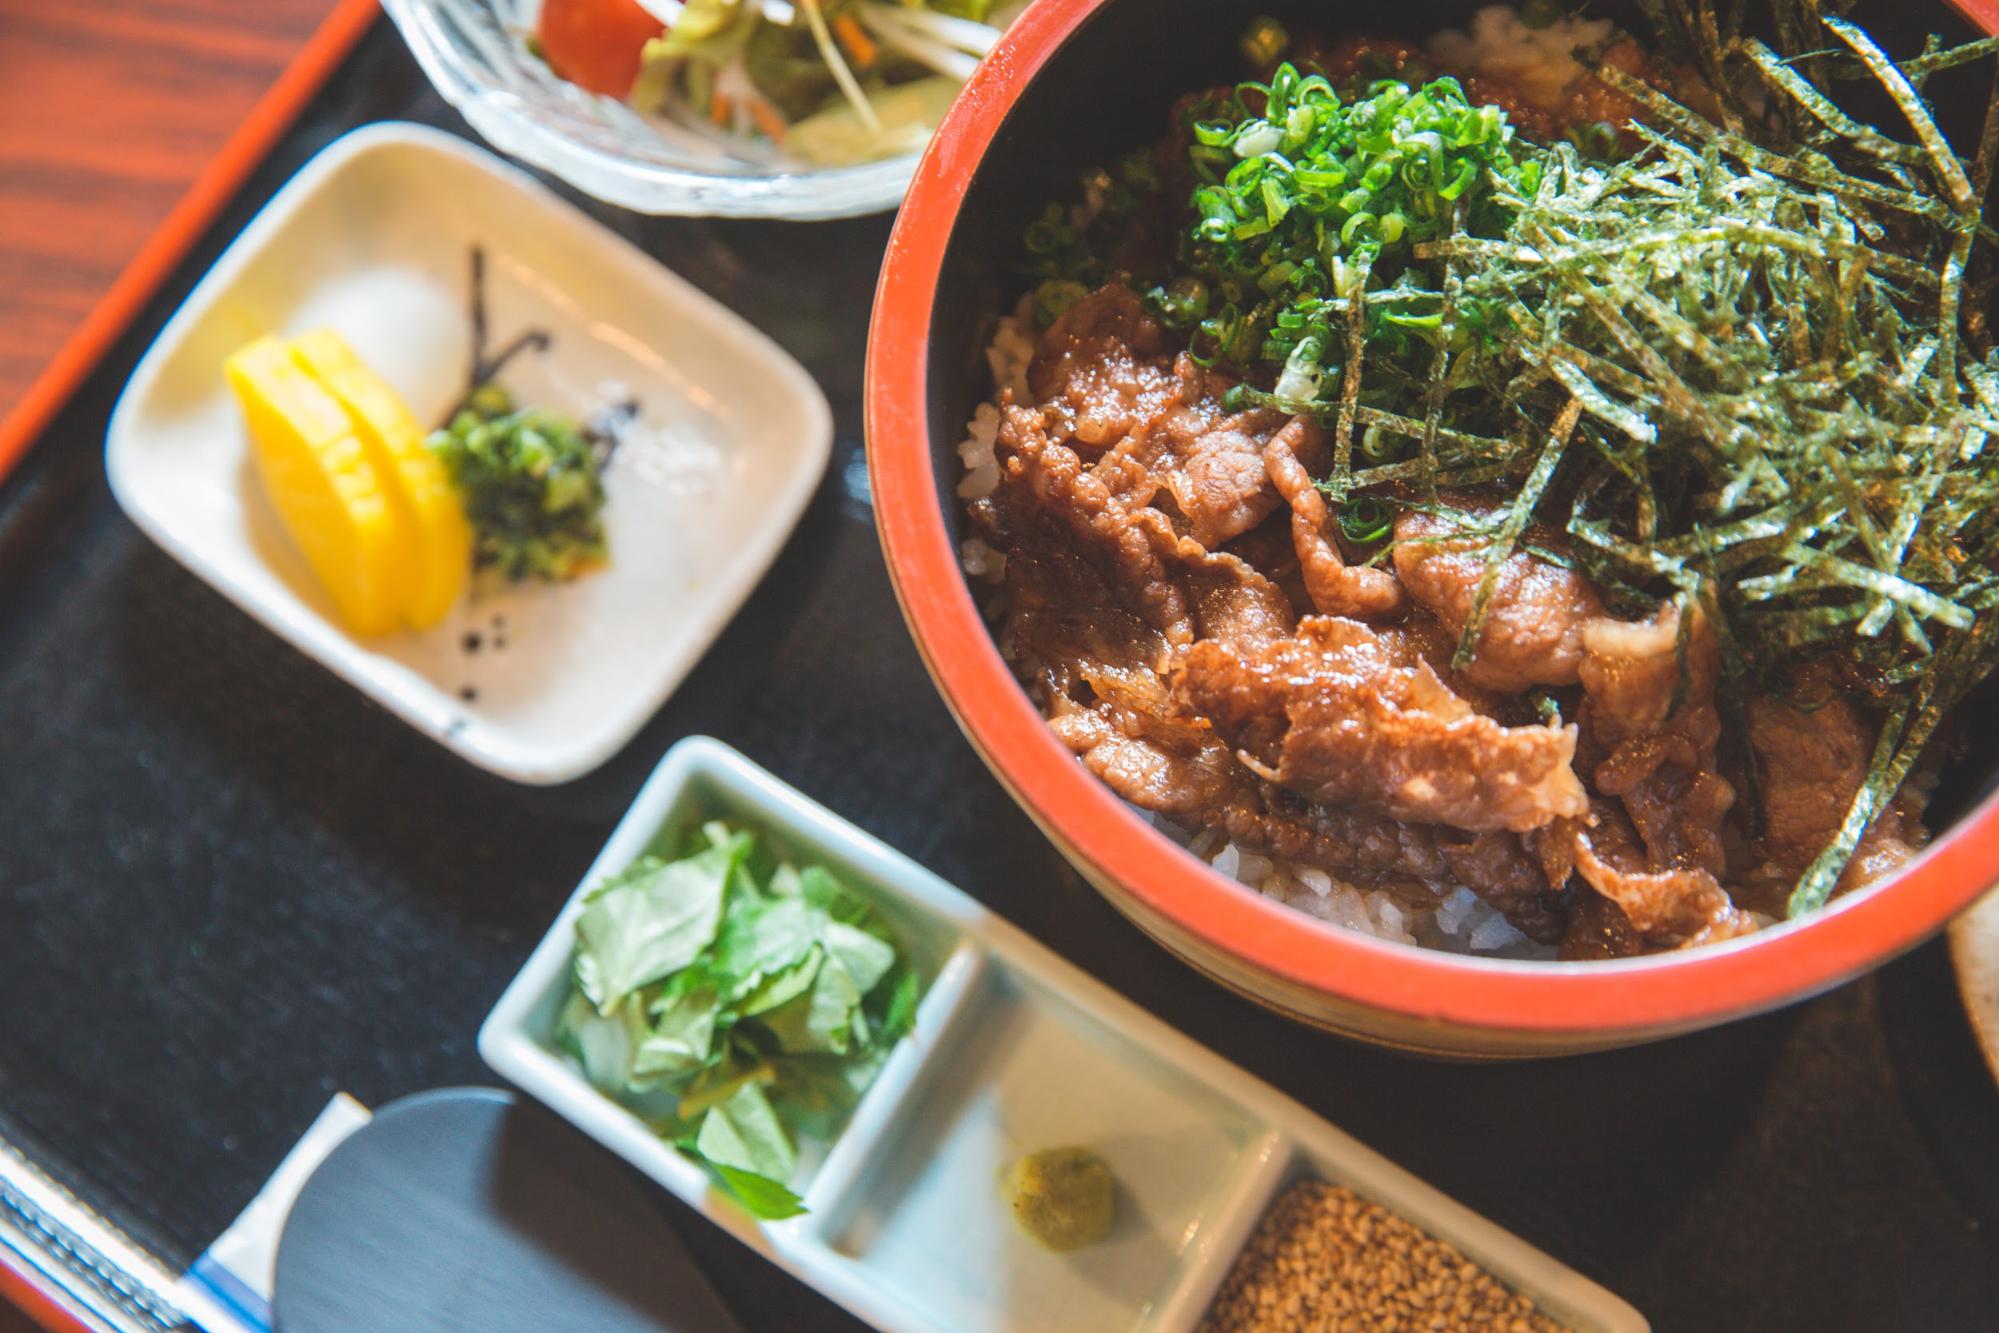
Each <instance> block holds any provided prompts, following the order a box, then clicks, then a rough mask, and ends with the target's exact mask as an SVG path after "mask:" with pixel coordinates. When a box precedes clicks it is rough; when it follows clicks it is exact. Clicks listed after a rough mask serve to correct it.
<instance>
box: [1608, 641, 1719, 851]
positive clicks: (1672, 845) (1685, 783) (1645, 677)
mask: <svg viewBox="0 0 1999 1333" xmlns="http://www.w3.org/2000/svg"><path fill="white" fill-rule="evenodd" d="M1582 641H1583V650H1584V651H1583V661H1582V664H1581V666H1580V668H1579V673H1578V674H1579V675H1580V676H1581V678H1582V683H1583V695H1584V702H1583V710H1582V724H1583V733H1584V737H1585V742H1586V743H1585V751H1586V752H1587V753H1588V754H1589V755H1591V756H1600V757H1597V758H1595V759H1594V767H1593V769H1592V770H1591V774H1590V778H1591V783H1592V785H1593V786H1594V787H1595V789H1596V790H1597V792H1598V793H1600V794H1602V795H1604V796H1609V797H1613V798H1615V799H1617V800H1619V801H1621V802H1622V803H1623V806H1624V810H1625V813H1626V814H1627V815H1628V816H1629V817H1630V819H1631V822H1632V824H1633V825H1634V826H1635V827H1636V828H1637V830H1638V834H1639V836H1640V838H1641V839H1642V840H1643V843H1644V847H1645V856H1646V868H1647V869H1649V870H1655V871H1671V870H1699V871H1701V872H1702V873H1704V874H1706V875H1708V876H1710V877H1711V878H1714V879H1717V880H1718V879H1720V878H1722V877H1723V876H1724V875H1726V873H1727V870H1728V858H1727V855H1726V851H1725V848H1724V839H1723V832H1724V829H1723V825H1724V821H1725V820H1726V819H1727V816H1728V812H1729V811H1730V810H1731V809H1733V808H1734V806H1735V787H1734V785H1733V784H1731V783H1730V782H1729V781H1728V779H1726V778H1724V777H1723V776H1721V773H1720V772H1719V771H1718V768H1717V765H1716V744H1717V742H1718V740H1719V739H1720V736H1721V718H1720V714H1719V713H1718V712H1717V711H1716V709H1715V703H1714V692H1715V685H1716V683H1717V681H1718V680H1719V678H1720V674H1721V650H1720V647H1719V646H1718V645H1717V643H1716V642H1715V637H1714V631H1713V630H1712V629H1711V628H1710V627H1709V626H1708V623H1707V619H1706V617H1705V616H1704V615H1702V614H1701V613H1700V612H1698V611H1696V612H1693V613H1692V614H1691V617H1690V619H1688V620H1687V621H1686V623H1685V624H1684V625H1683V624H1682V620H1681V615H1680V612H1679V610H1678V608H1676V607H1675V606H1673V605H1672V604H1671V603H1668V604H1666V605H1664V606H1662V607H1661V608H1660V609H1659V612H1658V613H1657V614H1656V615H1655V616H1653V617H1652V619H1650V620H1647V621H1622V620H1611V619H1608V618H1604V619H1599V620H1595V621H1592V622H1591V623H1590V624H1589V625H1588V626H1587V627H1586V628H1585V630H1584V632H1583V636H1582Z"/></svg>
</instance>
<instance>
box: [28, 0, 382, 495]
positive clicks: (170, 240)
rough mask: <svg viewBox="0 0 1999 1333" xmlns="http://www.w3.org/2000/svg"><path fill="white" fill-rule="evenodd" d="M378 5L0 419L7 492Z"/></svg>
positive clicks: (191, 193) (301, 76) (328, 38)
mask: <svg viewBox="0 0 1999 1333" xmlns="http://www.w3.org/2000/svg"><path fill="white" fill-rule="evenodd" d="M380 12H381V11H380V9H379V8H378V7H377V5H376V0H338V3H336V4H335V5H334V7H333V10H332V12H331V13H329V14H328V15H327V16H326V18H325V20H324V21H323V22H321V23H320V25H319V27H318V28H317V29H316V30H314V32H313V34H312V36H311V37H309V38H307V39H306V43H305V45H304V46H303V47H302V48H300V50H299V53H298V54H297V55H296V56H294V57H293V58H292V61H291V63H290V64H288V65H286V66H285V68H284V72H283V73H281V74H279V75H278V78H277V81H276V82H275V83H273V84H272V85H271V86H270V88H269V89H268V90H266V91H265V93H264V95H263V96H262V97H260V98H259V99H258V100H257V103H256V105H255V106H253V107H252V108H251V109H250V114H249V115H247V116H245V117H244V118H243V123H242V124H241V125H239V126H237V127H236V129H235V131H234V133H232V134H231V135H230V136H229V138H228V140H227V141H226V142H224V144H223V145H222V148H221V151H219V152H217V153H216V155H215V157H214V158H213V159H212V160H210V162H209V164H208V165H207V166H206V167H204V168H203V169H202V172H201V174H200V175H199V176H197V177H195V180H194V184H193V185H191V186H189V187H188V191H187V193H186V194H184V195H182V196H181V198H180V201H179V202H178V203H176V204H175V205H174V207H173V211H172V212H170V213H168V214H167V216H166V220H165V221H163V222H161V223H160V226H159V229H158V230H157V231H155V232H154V233H153V234H152V235H151V236H150V237H148V238H147V239H146V243H145V244H144V245H142V246H140V247H139V253H138V254H136V255H134V256H133V257H132V262H131V263H129V264H127V265H126V266H125V269H124V271H123V272H122V273H120V274H119V275H118V277H117V280H116V281H114V282H113V283H112V284H111V287H110V289H109V290H108V291H106V292H105V293H104V295H103V296H102V297H101V298H99V300H98V302H97V304H96V305H95V306H93V307H92V308H91V311H90V313H89V314H88V315H86V316H85V317H84V320H83V323H82V324H80V325H78V326H77V328H76V331H75V332H74V333H72V334H70V336H69V338H68V340H67V341H65V342H64V343H63V345H62V347H61V348H60V349H59V350H58V351H57V352H56V354H55V357H54V359H52V360H51V361H50V362H49V363H48V365H47V366H45V367H43V369H42V373H41V374H40V375H38V376H36V378H35V381H34V383H32V384H30V385H29V386H28V391H27V393H26V394H24V395H23V396H22V398H21V400H20V401H19V402H18V403H16V404H15V405H14V407H13V408H12V410H10V411H9V412H8V413H7V414H6V416H4V417H0V482H4V481H5V480H6V478H7V474H8V473H10V472H12V471H13V470H14V468H15V467H16V466H17V465H18V464H19V463H20V461H21V459H22V458H24V457H25V456H26V455H27V452H28V446H29V445H31V444H33V443H34V441H35V439H36V437H38V436H39V435H40V434H41V433H42V430H43V429H44V428H45V427H46V426H47V425H48V424H49V422H50V420H52V419H53V418H54V417H55V414H56V413H57V412H59V411H61V410H62V407H63V405H64V404H65V403H67V402H68V401H69V399H70V396H71V395H72V394H74V393H75V392H76V389H77V386H78V385H80V384H82V383H83V380H84V378H85V377H86V376H87V375H89V374H90V372H91V371H92V370H93V369H95V368H96V366H97V363H98V361H99V360H100V359H101V358H102V357H103V356H104V354H105V353H106V352H108V351H109V350H110V349H111V345H112V343H114V342H116V341H117V340H118V337H119V335H120V334H122V333H124V332H125V330H126V328H127V327H128V326H129V325H130V324H131V322H132V321H133V320H134V319H135V318H137V317H138V314H139V312H140V311H141V310H143V309H144V308H145V306H146V303H147V302H148V301H150V300H151V299H152V297H153V294H154V293H155V292H157V291H158V290H159V289H160V285H161V284H162V283H163V282H165V281H166V279H167V277H168V275H169V274H171V273H172V272H173V271H174V269H175V268H176V267H178V266H179V264H180V261H181V260H182V259H183V258H184V257H185V256H186V255H187V252H188V251H189V250H190V249H192V248H193V247H194V244H195V242H196V241H198V240H200V239H201V237H202V236H203V235H204V234H205V233H206V232H207V230H208V228H209V225H210V224H211V223H213V222H214V221H215V218H216V216H217V215H218V214H219V213H221V211H222V209H223V208H224V207H225V206H226V205H227V204H228V203H229V202H230V201H231V200H232V199H234V198H235V197H236V193H237V191H239V190H241V189H242V188H243V183H244V181H246V180H247V179H248V178H249V176H250V173H251V172H252V171H255V170H256V169H257V167H258V165H259V164H260V163H262V162H263V160H264V158H265V156H266V155H267V154H268V153H269V152H270V151H271V149H272V147H273V146H275V145H276V143H277V141H278V139H279V138H280V137H281V136H282V135H283V134H284V133H285V131H286V130H288V129H290V128H291V125H292V122H293V121H294V120H296V119H297V118H298V115H299V113H300V112H301V111H303V110H304V109H305V104H306V103H307V102H308V101H310V100H311V99H312V96H313V94H314V93H317V92H318V91H319V89H320V88H321V86H323V85H324V84H325V82H326V80H327V79H328V78H329V77H330V76H331V75H332V73H333V71H334V70H335V69H337V68H339V66H340V63H341V61H343V60H345V59H346V57H347V54H348V52H350V51H352V50H353V49H354V45H355V43H356V42H358V41H360V39H361V35H362V34H363V33H365V32H367V31H368V29H369V28H370V27H372V26H373V25H374V21H375V19H376V17H377V15H379V14H380Z"/></svg>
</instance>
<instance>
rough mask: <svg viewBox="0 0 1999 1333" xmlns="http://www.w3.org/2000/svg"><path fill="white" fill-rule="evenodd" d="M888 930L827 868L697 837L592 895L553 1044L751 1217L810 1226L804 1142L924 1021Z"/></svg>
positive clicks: (725, 829) (822, 1136)
mask: <svg viewBox="0 0 1999 1333" xmlns="http://www.w3.org/2000/svg"><path fill="white" fill-rule="evenodd" d="M919 989H920V984H919V981H918V978H917V974H916V972H915V971H914V969H912V968H911V967H910V965H909V963H908V960H907V959H905V958H904V957H903V956H902V954H901V952H900V951H899V949H898V948H897V945H896V941H895V939H894V937H893V936H892V935H891V934H890V933H889V931H888V929H887V927H886V926H885V925H884V924H883V923H882V922H881V921H880V920H879V919H877V917H876V916H875V914H874V912H873V911H872V910H871V909H870V908H869V906H868V905H867V903H866V902H865V901H864V900H863V899H861V898H860V897H859V896H858V895H856V894H855V893H854V892H853V891H852V890H851V889H849V888H847V886H846V885H844V884H842V883H841V882H840V880H839V879H838V878H837V877H836V876H835V875H834V874H833V873H832V872H831V871H830V870H828V869H826V868H825V867H824V866H816V865H806V866H800V865H797V864H795V863H794V862H791V861H788V860H779V859H777V858H776V857H775V856H773V855H771V854H770V853H769V852H768V851H767V850H763V849H759V847H758V845H757V839H756V836H755V835H754V834H753V833H750V832H748V831H746V830H742V829H732V828H730V827H729V826H727V825H725V824H721V823H710V824H705V825H703V826H702V828H701V830H700V832H699V834H698V837H697V839H696V846H695V847H694V849H693V850H692V851H691V852H690V853H689V854H688V855H686V856H684V857H681V858H679V859H677V860H664V859H661V858H659V857H654V856H647V857H644V858H642V859H641V860H639V861H638V862H636V863H635V864H633V865H632V866H630V867H629V868H627V869H626V870H624V871H623V872H621V873H620V874H617V875H615V876H613V877H612V878H610V879H609V880H607V881H605V882H604V883H603V884H601V885H599V886H598V887H597V888H595V889H594V890H592V892H591V894H590V897H589V900H588V905H587V906H586V907H585V908H584V910H583V913H582V915H581V916H579V917H578V918H577V922H576V954H575V968H574V990H573V991H572V993H571V995H570V997H569V1000H568V1002H567V1003H566V1004H565V1005H564V1007H563V1009H562V1012H561V1016H560V1018H559V1020H558V1023H557V1038H558V1040H559V1041H560V1042H561V1043H562V1045H563V1046H564V1048H565V1049H567V1050H568V1051H569V1052H570V1053H571V1054H572V1055H574V1056H575V1058H576V1059H577V1061H578V1062H579V1063H580V1064H581V1065H582V1067H583V1072H584V1074H585V1075H586V1076H587V1077H588V1078H589V1079H590V1081H591V1082H592V1083H593V1084H595V1085H596V1086H597V1087H598V1088H599V1089H600V1090H602V1091H603V1092H606V1093H608V1094H610V1095H611V1096H613V1097H617V1098H620V1099H621V1100H624V1101H625V1102H626V1103H627V1104H628V1105H630V1106H632V1107H633V1109H635V1110H640V1111H644V1112H649V1113H650V1114H649V1119H650V1120H651V1123H652V1124H653V1127H654V1129H655V1130H656V1131H657V1132H658V1133H659V1134H660V1135H661V1136H662V1137H664V1138H666V1139H668V1140H670V1141H671V1142H672V1143H673V1144H674V1146H675V1147H677V1148H679V1149H680V1151H682V1152H683V1153H685V1154H687V1155H688V1156H689V1157H691V1158H693V1159H694V1160H695V1161H698V1162H700V1163H702V1164H703V1165H704V1166H706V1167H707V1168H708V1169H709V1170H710V1171H711V1172H712V1173H713V1174H714V1176H715V1178H716V1179H717V1180H718V1181H719V1182H720V1183H721V1184H722V1185H723V1186H724V1187H725V1188H726V1189H728V1191H729V1192H730V1193H732V1194H734V1195H735V1196H736V1198H737V1199H738V1200H740V1201H741V1202H742V1204H743V1206H744V1207H746V1208H748V1209H749V1210H750V1212H751V1213H753V1214H754V1215H756V1216H758V1217H762V1218H767V1219H778V1218H784V1217H791V1216H794V1215H796V1214H797V1213H800V1212H803V1211H804V1206H803V1204H802V1203H801V1202H800V1201H799V1199H798V1196H797V1195H795V1194H793V1193H792V1192H791V1189H790V1186H789V1183H788V1182H789V1181H790V1179H791V1176H792V1174H793V1172H794V1171H795V1170H796V1168H797V1165H798V1147H797V1136H798V1135H807V1136H810V1137H813V1138H816V1139H819V1140H822V1141H823V1140H827V1139H830V1138H832V1137H833V1135H834V1134H836V1133H837V1132H838V1130H839V1128H840V1126H841V1124H842V1123H844V1121H845V1119H846V1116H847V1113H848V1112H849V1111H850V1110H852V1108H853V1105H854V1103H855V1102H856V1101H858V1100H859V1098H860V1095H861V1093H863V1092H865V1091H866V1090H867V1088H868V1086H869V1084H871V1083H872V1082H873V1081H874V1078H875V1075H876V1074H877V1073H878V1072H879V1071H880V1069H881V1066H882V1063H883V1061H884V1060H885V1059H886V1058H887V1056H888V1053H889V1051H890V1050H891V1049H892V1048H893V1047H894V1046H895V1044H896V1042H898V1041H900V1040H901V1039H902V1037H903V1036H904V1035H905V1034H906V1033H907V1032H908V1031H909V1030H910V1028H911V1026H912V1025H913V1024H914V1021H915V1017H916V1002H917V998H918V991H919Z"/></svg>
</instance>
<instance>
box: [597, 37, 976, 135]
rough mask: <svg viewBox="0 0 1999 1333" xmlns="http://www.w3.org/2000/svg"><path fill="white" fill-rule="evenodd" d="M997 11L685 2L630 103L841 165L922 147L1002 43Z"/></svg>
mask: <svg viewBox="0 0 1999 1333" xmlns="http://www.w3.org/2000/svg"><path fill="white" fill-rule="evenodd" d="M996 8H998V6H996V5H995V4H993V3H992V0H784V2H783V3H775V2H774V0H687V3H686V4H685V5H684V6H683V7H682V8H681V10H680V13H679V16H678V17H677V18H675V19H674V21H673V22H672V24H671V25H669V26H668V28H667V30H666V31H665V32H664V33H662V34H661V35H660V36H658V37H655V38H653V39H652V40H651V41H649V42H647V43H646V46H645V50H644V53H643V55H642V58H641V63H640V70H639V76H638V80H637V82H636V83H635V84H634V85H633V87H632V90H631V96H630V99H629V100H630V102H631V103H632V105H634V106H636V107H638V108H639V109H640V110H643V111H651V112H658V113H661V114H665V115H668V116H670V117H672V118H674V119H676V120H679V121H682V122H688V123H693V124H701V125H707V126H710V127H713V128H715V129H720V130H723V131H726V132H728V133H731V134H735V135H739V136H755V137H760V138H762V139H765V140H768V141H770V142H771V143H773V144H775V145H777V146H779V147H781V148H783V149H785V150H786V151H787V152H789V153H791V154H792V155H794V156H797V157H799V158H801V159H803V160H805V161H807V162H811V163H813V164H815V165H820V166H841V165H846V164H849V163H854V162H865V161H871V160H874V159H877V158H883V157H891V156H894V155H896V154H899V153H908V152H915V151H917V150H919V149H921V148H922V146H923V144H924V142H925V141H926V140H927V139H928V138H929V137H930V132H931V130H932V129H933V128H935V126H936V124H937V122H938V120H939V119H941V118H942V115H943V111H944V108H946V107H947V106H949V105H950V102H951V99H952V97H953V96H955V95H956V93H957V90H958V87H959V85H960V84H962V83H963V82H964V81H965V80H966V79H967V78H968V77H970V75H971V72H972V70H973V69H974V68H975V67H976V66H977V65H978V59H979V57H980V56H982V55H984V54H985V53H986V52H987V51H988V50H990V49H991V48H992V45H993V43H994V42H995V41H997V40H998V39H999V34H1000V28H1001V27H1002V26H1004V25H1003V23H997V22H995V21H994V14H993V10H995V9H996Z"/></svg>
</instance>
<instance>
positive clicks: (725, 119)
mask: <svg viewBox="0 0 1999 1333" xmlns="http://www.w3.org/2000/svg"><path fill="white" fill-rule="evenodd" d="M708 119H709V120H710V121H711V122H713V123H714V124H715V125H716V126H718V127H720V128H722V129H727V128H728V127H729V99H728V98H727V97H725V96H723V95H722V90H721V89H720V88H717V89H716V90H715V92H714V93H713V94H712V95H711V96H710V97H709V98H708Z"/></svg>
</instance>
